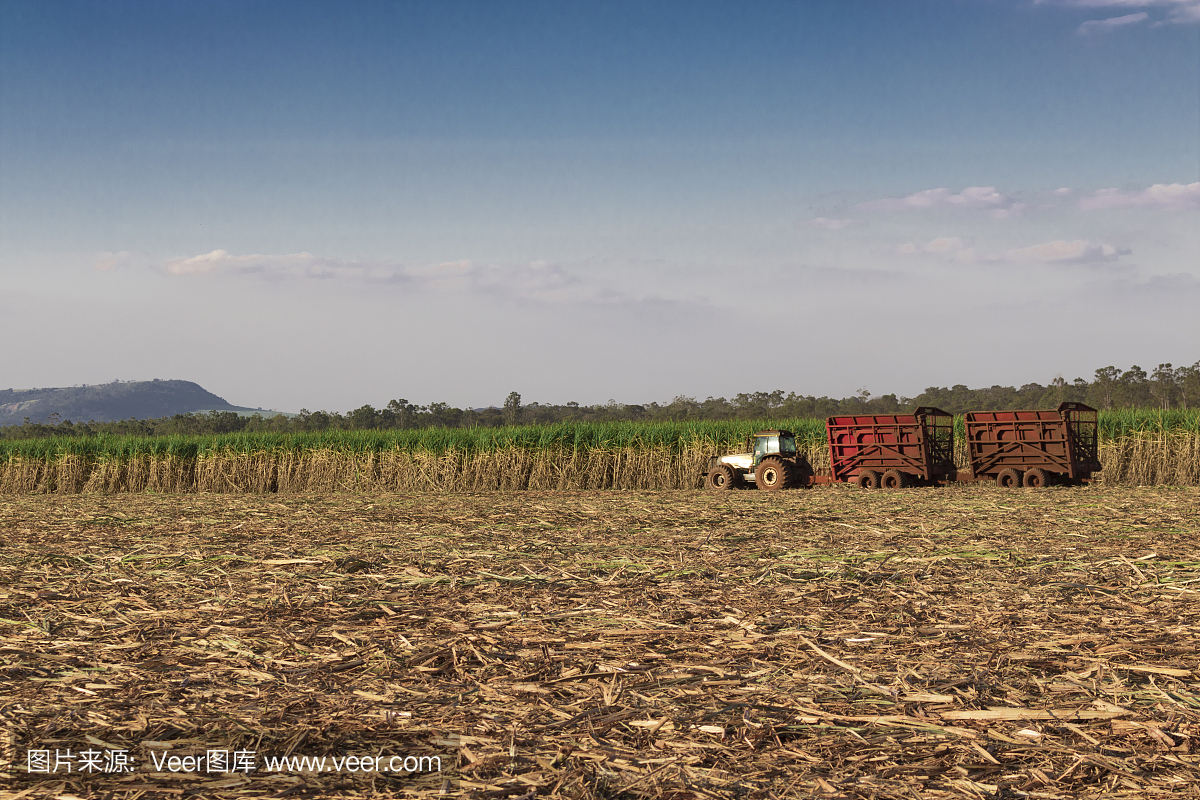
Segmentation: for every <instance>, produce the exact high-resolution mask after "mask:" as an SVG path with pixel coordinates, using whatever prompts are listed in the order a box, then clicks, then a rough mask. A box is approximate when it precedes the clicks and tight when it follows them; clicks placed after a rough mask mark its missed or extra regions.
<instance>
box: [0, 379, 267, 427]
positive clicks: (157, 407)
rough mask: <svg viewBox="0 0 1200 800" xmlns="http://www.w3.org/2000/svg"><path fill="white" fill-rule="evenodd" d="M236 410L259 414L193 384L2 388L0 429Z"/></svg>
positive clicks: (134, 383) (103, 384) (265, 413)
mask: <svg viewBox="0 0 1200 800" xmlns="http://www.w3.org/2000/svg"><path fill="white" fill-rule="evenodd" d="M201 410H203V411H237V412H239V413H242V414H254V413H259V414H262V415H263V416H270V415H271V413H272V412H268V411H263V410H262V409H255V408H244V407H242V406H235V405H231V404H230V403H227V402H225V400H224V399H223V398H221V397H217V396H216V395H215V394H213V393H212V392H210V391H207V390H206V389H204V388H203V387H201V386H200V385H199V384H196V383H192V382H191V381H160V380H153V381H129V382H125V383H116V382H114V383H102V384H97V385H94V386H71V387H67V388H63V389H28V390H24V391H14V390H13V389H0V425H20V424H21V423H22V422H23V421H24V420H25V418H26V417H28V418H29V421H30V422H46V421H47V418H48V417H50V416H51V415H52V414H57V415H58V420H57V421H60V422H61V421H65V420H68V419H69V420H71V421H72V422H76V423H79V422H89V421H91V420H95V421H96V422H112V421H116V420H122V419H157V418H159V417H170V416H174V415H175V414H186V413H189V412H193V411H201Z"/></svg>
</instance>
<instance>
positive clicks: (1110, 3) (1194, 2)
mask: <svg viewBox="0 0 1200 800" xmlns="http://www.w3.org/2000/svg"><path fill="white" fill-rule="evenodd" d="M1035 2H1036V3H1037V4H1038V5H1051V4H1052V5H1058V6H1065V7H1068V8H1119V9H1126V8H1130V9H1132V8H1150V9H1162V10H1165V11H1166V17H1165V18H1164V19H1161V20H1158V21H1157V22H1155V23H1154V26H1155V27H1158V26H1160V25H1176V24H1187V23H1192V22H1200V0H1035ZM1142 13H1143V14H1145V12H1142ZM1126 16H1129V17H1134V16H1137V14H1129V15H1126ZM1147 16H1148V15H1147ZM1113 19H1114V20H1119V19H1125V17H1114V18H1113ZM1141 19H1146V16H1143V17H1142V18H1141ZM1141 19H1136V20H1130V22H1140V21H1141ZM1094 22H1096V23H1099V24H1103V23H1106V22H1112V20H1094ZM1084 24H1085V25H1086V24H1087V23H1084ZM1121 24H1128V23H1116V25H1121ZM1109 29H1110V30H1111V28H1109ZM1080 32H1081V33H1083V32H1085V31H1084V29H1083V28H1082V27H1081V28H1080ZM1087 32H1096V31H1094V30H1092V31H1087Z"/></svg>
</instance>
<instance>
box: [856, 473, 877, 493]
mask: <svg viewBox="0 0 1200 800" xmlns="http://www.w3.org/2000/svg"><path fill="white" fill-rule="evenodd" d="M880 480H881V478H880V477H879V473H878V472H876V471H875V470H873V469H864V470H863V471H862V472H860V473H858V477H857V478H855V479H854V483H855V484H856V485H857V486H858V488H860V489H878V488H879V482H880Z"/></svg>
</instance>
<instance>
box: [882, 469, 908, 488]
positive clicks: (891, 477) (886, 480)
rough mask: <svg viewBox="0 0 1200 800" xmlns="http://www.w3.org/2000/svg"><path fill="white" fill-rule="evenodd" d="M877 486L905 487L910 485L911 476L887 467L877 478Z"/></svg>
mask: <svg viewBox="0 0 1200 800" xmlns="http://www.w3.org/2000/svg"><path fill="white" fill-rule="evenodd" d="M879 486H880V488H882V489H907V488H908V487H909V486H912V476H911V475H909V474H908V473H907V472H901V471H900V470H898V469H889V470H888V471H887V472H885V473H883V477H882V478H880V479H879Z"/></svg>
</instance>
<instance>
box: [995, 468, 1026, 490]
mask: <svg viewBox="0 0 1200 800" xmlns="http://www.w3.org/2000/svg"><path fill="white" fill-rule="evenodd" d="M996 485H997V486H999V487H1000V488H1001V489H1016V488H1017V487H1018V486H1020V485H1021V473H1020V472H1018V471H1017V470H1015V469H1013V468H1012V467H1008V468H1007V469H1002V470H1000V474H999V475H997V476H996Z"/></svg>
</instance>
